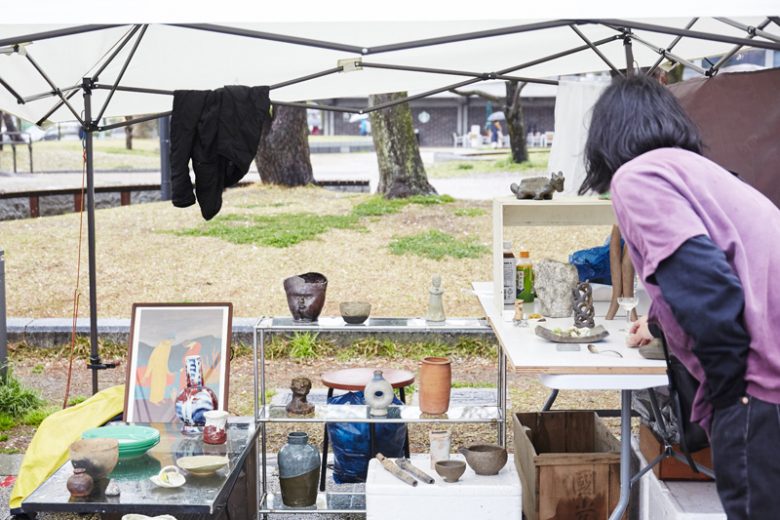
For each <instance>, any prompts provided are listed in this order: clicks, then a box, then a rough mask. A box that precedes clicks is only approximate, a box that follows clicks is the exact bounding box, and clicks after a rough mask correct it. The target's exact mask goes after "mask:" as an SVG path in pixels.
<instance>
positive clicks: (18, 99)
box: [0, 78, 24, 105]
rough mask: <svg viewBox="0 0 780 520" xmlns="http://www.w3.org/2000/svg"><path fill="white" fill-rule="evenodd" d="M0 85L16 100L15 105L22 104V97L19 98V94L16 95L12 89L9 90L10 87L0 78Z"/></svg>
mask: <svg viewBox="0 0 780 520" xmlns="http://www.w3.org/2000/svg"><path fill="white" fill-rule="evenodd" d="M0 85H2V86H3V88H5V89H6V90H7V91H8V92H9V93H10V94H11V95H12V96H13V97H15V98H16V102H17V103H19V104H20V105H23V104H24V99H23V98H22V96H20V95H19V93H17V92H16V91H15V90H14V89H13V88H11V85H9V84H8V83H6V82H5V81H3V78H0Z"/></svg>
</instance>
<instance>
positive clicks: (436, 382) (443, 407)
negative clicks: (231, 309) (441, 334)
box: [420, 357, 452, 415]
mask: <svg viewBox="0 0 780 520" xmlns="http://www.w3.org/2000/svg"><path fill="white" fill-rule="evenodd" d="M451 385H452V368H451V364H450V360H449V359H447V358H444V357H427V358H424V359H423V360H422V363H421V364H420V411H421V412H423V413H427V414H431V415H441V414H443V413H445V412H446V411H447V409H449V407H450V387H451Z"/></svg>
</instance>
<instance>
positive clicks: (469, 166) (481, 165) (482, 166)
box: [425, 148, 550, 178]
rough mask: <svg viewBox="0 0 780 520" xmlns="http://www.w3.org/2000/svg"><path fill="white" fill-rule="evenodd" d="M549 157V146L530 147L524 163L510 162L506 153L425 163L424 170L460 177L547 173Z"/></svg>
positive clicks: (438, 174)
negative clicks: (480, 157)
mask: <svg viewBox="0 0 780 520" xmlns="http://www.w3.org/2000/svg"><path fill="white" fill-rule="evenodd" d="M549 159H550V149H549V148H532V149H529V150H528V161H526V162H524V163H520V164H517V163H514V162H512V158H511V156H510V155H509V154H508V153H507V154H506V155H504V156H501V158H499V159H495V158H492V159H479V158H474V159H470V160H461V161H441V162H438V163H435V164H431V165H426V166H425V171H426V173H427V174H428V176H429V177H434V178H435V177H462V176H467V175H469V176H470V175H475V174H480V173H504V172H518V173H532V172H536V173H539V174H540V175H547V173H548V172H547V162H548V161H549Z"/></svg>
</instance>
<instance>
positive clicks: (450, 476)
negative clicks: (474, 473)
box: [436, 460, 466, 482]
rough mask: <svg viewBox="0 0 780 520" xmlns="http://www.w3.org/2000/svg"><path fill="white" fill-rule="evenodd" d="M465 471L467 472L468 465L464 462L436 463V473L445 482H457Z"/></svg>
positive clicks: (444, 461) (442, 461)
mask: <svg viewBox="0 0 780 520" xmlns="http://www.w3.org/2000/svg"><path fill="white" fill-rule="evenodd" d="M464 471H466V463H465V462H463V461H462V460H440V461H438V462H436V473H438V474H439V475H441V478H443V479H444V482H457V481H458V479H459V478H460V476H461V475H463V472H464Z"/></svg>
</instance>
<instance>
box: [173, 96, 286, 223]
mask: <svg viewBox="0 0 780 520" xmlns="http://www.w3.org/2000/svg"><path fill="white" fill-rule="evenodd" d="M268 92H269V89H268V87H244V86H228V87H223V88H220V89H217V90H177V91H175V92H174V93H173V113H172V115H171V192H172V202H173V205H174V206H176V207H179V208H185V207H187V206H192V205H193V204H195V201H196V199H197V201H198V204H200V212H201V214H202V215H203V218H204V219H206V220H210V219H211V218H213V217H214V215H216V214H217V213H219V210H220V208H221V207H222V191H223V190H224V189H225V188H228V187H230V186H233V185H235V184H236V183H237V182H238V181H240V180H241V178H242V177H243V176H244V175H246V172H247V171H248V170H249V165H250V164H251V163H252V159H253V158H254V157H255V154H256V153H257V146H258V143H259V142H260V133H261V131H262V129H263V126H264V125H265V124H267V123H268V122H269V121H270V108H271V102H270V100H269V98H268ZM190 158H191V159H192V169H193V170H194V172H195V192H194V193H193V187H192V182H191V181H190V170H189V161H190Z"/></svg>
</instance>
